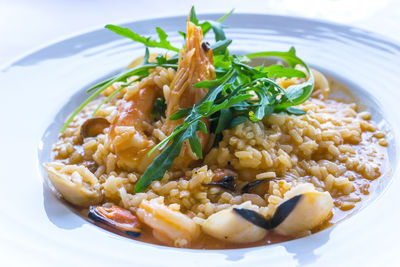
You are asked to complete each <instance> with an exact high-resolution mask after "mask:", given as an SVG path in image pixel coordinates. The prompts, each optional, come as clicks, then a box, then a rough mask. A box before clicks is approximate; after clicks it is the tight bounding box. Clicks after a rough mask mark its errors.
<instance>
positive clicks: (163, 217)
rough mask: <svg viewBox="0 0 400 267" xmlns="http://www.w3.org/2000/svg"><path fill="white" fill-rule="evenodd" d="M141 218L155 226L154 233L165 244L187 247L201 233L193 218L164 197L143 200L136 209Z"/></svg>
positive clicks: (152, 226) (149, 224)
mask: <svg viewBox="0 0 400 267" xmlns="http://www.w3.org/2000/svg"><path fill="white" fill-rule="evenodd" d="M136 214H137V216H138V217H139V219H140V220H141V221H142V222H143V223H145V224H147V225H148V226H150V227H151V228H153V235H154V236H155V237H156V238H157V239H158V240H159V241H161V242H163V243H165V244H170V245H174V246H176V247H185V246H187V245H188V244H189V243H190V242H192V241H193V240H195V239H196V238H197V237H198V236H199V234H200V227H199V225H198V224H197V223H195V222H194V221H193V220H192V219H191V218H189V217H188V216H186V215H185V214H183V213H181V212H180V211H179V210H177V209H173V208H171V207H169V206H166V205H165V204H164V199H163V198H162V197H159V198H156V199H152V200H143V201H142V202H141V204H140V206H139V208H138V210H137V211H136Z"/></svg>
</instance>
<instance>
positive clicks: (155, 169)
mask: <svg viewBox="0 0 400 267" xmlns="http://www.w3.org/2000/svg"><path fill="white" fill-rule="evenodd" d="M191 127H192V126H191ZM191 133H192V131H185V132H182V133H179V134H177V135H176V137H175V140H174V142H173V143H172V144H171V145H169V146H168V147H167V148H166V149H165V150H164V151H163V152H162V153H161V154H160V155H158V156H157V157H156V158H155V159H154V161H153V162H152V163H151V164H150V166H149V167H147V169H146V171H145V172H144V173H143V175H142V177H141V178H140V179H139V181H138V182H137V184H136V186H135V193H140V192H143V191H145V190H146V189H147V187H149V185H150V184H151V183H152V182H153V181H156V180H161V178H162V177H163V176H164V173H165V171H166V170H169V169H171V167H172V164H173V162H174V160H175V158H176V157H178V156H179V153H181V148H182V144H183V141H185V139H186V138H189V137H190V134H191Z"/></svg>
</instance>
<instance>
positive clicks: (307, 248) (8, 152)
mask: <svg viewBox="0 0 400 267" xmlns="http://www.w3.org/2000/svg"><path fill="white" fill-rule="evenodd" d="M202 17H211V18H217V17H219V16H218V15H209V16H202ZM185 19H186V18H185V17H184V16H180V17H171V18H162V19H155V20H147V21H138V22H133V23H127V24H126V25H124V26H128V27H130V28H133V29H135V30H137V31H138V32H140V33H143V34H144V33H146V34H148V33H153V32H154V31H153V29H154V27H155V26H162V27H163V28H164V29H165V30H166V31H167V32H168V33H169V34H170V39H171V40H172V41H174V42H177V43H180V42H181V37H180V36H179V35H178V34H176V30H177V29H179V30H183V29H184V25H185ZM226 23H227V24H229V25H230V28H229V29H227V31H226V32H227V36H228V38H232V39H233V40H234V42H233V44H232V48H231V49H232V50H233V51H236V52H255V51H262V50H288V49H289V47H290V46H291V45H294V46H295V47H296V49H297V52H298V55H299V56H300V57H302V58H303V59H304V60H305V61H306V62H308V63H309V64H310V65H311V66H313V67H315V68H318V69H322V70H323V71H325V72H327V73H328V74H329V75H331V76H333V77H335V78H336V79H339V80H340V81H341V82H343V83H345V84H346V85H348V86H349V87H350V88H351V89H352V90H353V91H354V92H355V94H356V95H357V96H358V97H359V99H360V102H361V103H362V104H366V105H367V106H369V109H370V110H371V111H372V113H373V116H374V119H375V120H377V121H378V122H379V125H380V127H382V128H383V129H384V130H387V131H389V129H390V132H389V134H388V138H389V140H390V147H389V154H390V164H389V165H390V166H389V167H390V170H389V172H388V173H387V175H386V177H385V178H384V179H382V180H381V181H382V182H381V184H380V186H379V188H378V190H377V194H375V195H373V196H371V201H369V203H368V205H367V206H366V207H364V208H363V209H362V210H361V211H359V212H358V213H357V214H355V215H354V216H351V217H350V218H348V219H346V220H345V221H343V222H341V223H339V224H337V225H335V226H334V227H331V228H329V229H327V230H324V231H321V232H319V233H317V234H314V235H312V236H309V237H306V238H302V239H298V240H294V241H290V242H285V243H281V244H276V245H271V246H266V247H256V248H249V249H237V250H214V251H207V250H189V249H174V248H167V247H161V246H155V245H149V244H145V243H141V242H137V241H135V240H130V239H126V238H123V237H120V236H117V235H114V234H112V233H110V232H107V231H104V230H102V229H100V228H98V227H96V226H94V225H91V224H90V223H88V222H87V221H85V220H84V219H82V218H81V217H79V216H78V215H76V214H74V213H73V212H72V211H70V209H68V208H67V207H66V206H65V205H64V204H63V203H62V202H61V201H59V200H58V199H56V198H55V197H54V196H53V194H52V193H51V192H50V191H49V189H48V188H47V186H46V185H45V183H44V179H43V176H42V169H41V167H40V162H43V161H46V160H48V159H49V155H48V154H49V151H50V146H51V143H52V142H54V141H55V139H56V136H57V131H58V129H59V128H60V127H61V125H62V122H63V120H64V119H65V116H66V114H68V113H69V112H71V111H72V110H74V109H75V108H76V107H77V105H79V103H80V101H81V100H82V99H83V98H84V97H85V93H84V89H85V88H87V87H88V85H89V84H91V83H93V82H94V81H97V80H99V79H100V78H103V77H105V76H107V75H110V74H111V73H114V72H116V71H118V70H119V69H121V68H122V67H123V66H125V65H127V63H128V62H129V61H130V60H131V59H132V58H134V57H135V56H138V55H140V54H142V53H143V50H144V49H143V47H142V46H141V45H140V44H134V43H132V42H131V41H129V40H126V39H122V38H118V37H117V36H116V35H115V34H113V33H111V32H109V31H107V30H104V29H100V30H97V31H93V32H89V33H86V34H83V35H79V36H76V37H74V38H70V39H66V40H64V41H62V42H58V43H55V44H53V45H49V46H47V47H44V48H42V49H40V50H38V51H36V52H34V53H31V54H29V55H27V56H25V57H23V58H21V59H19V60H17V61H15V62H14V63H12V64H11V65H9V66H8V67H6V68H5V69H3V70H2V71H1V72H0V84H1V85H2V89H1V92H2V96H3V103H2V104H1V105H0V109H1V113H0V114H2V115H1V116H2V126H1V133H0V134H1V137H2V138H1V139H0V140H1V141H0V142H1V146H0V147H1V153H0V162H1V167H2V170H3V172H2V173H1V181H2V184H1V186H0V198H1V200H2V202H3V203H4V204H3V206H2V211H1V219H0V262H1V263H0V265H1V266H28V265H29V266H71V265H75V266H177V267H178V266H187V265H190V266H242V265H248V266H264V265H269V266H275V265H276V266H299V265H306V264H308V265H312V266H350V265H351V266H397V265H398V264H399V263H400V256H399V253H398V250H399V248H400V246H399V239H400V230H399V229H398V228H399V227H398V224H399V219H400V213H399V211H398V208H397V206H398V203H400V194H399V193H398V190H399V186H400V181H399V171H398V166H397V165H398V164H397V162H396V158H397V156H396V155H398V152H399V148H398V145H396V144H399V140H398V138H399V134H400V121H399V119H398V114H399V112H398V110H397V107H398V105H399V104H398V101H397V99H400V91H399V90H398V85H397V84H398V83H399V82H400V77H399V70H400V46H399V45H397V44H395V43H393V42H392V41H390V40H387V39H385V38H383V37H381V36H379V35H376V34H373V33H370V32H365V31H363V30H360V29H357V28H351V27H347V26H343V25H336V24H327V23H324V22H320V21H315V20H306V19H298V18H291V17H283V16H270V15H254V14H234V15H232V17H230V18H228V19H227V21H226ZM383 118H384V119H383ZM42 140H43V141H42ZM3 264H4V265H3Z"/></svg>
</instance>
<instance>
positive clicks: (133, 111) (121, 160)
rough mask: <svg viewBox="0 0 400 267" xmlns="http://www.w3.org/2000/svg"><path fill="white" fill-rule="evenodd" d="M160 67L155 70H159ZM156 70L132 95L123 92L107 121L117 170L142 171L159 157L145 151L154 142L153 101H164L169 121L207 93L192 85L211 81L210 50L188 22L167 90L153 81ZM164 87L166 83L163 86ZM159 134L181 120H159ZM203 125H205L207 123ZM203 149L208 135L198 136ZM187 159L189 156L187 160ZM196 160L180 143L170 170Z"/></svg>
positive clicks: (198, 28)
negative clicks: (113, 113) (109, 122)
mask: <svg viewBox="0 0 400 267" xmlns="http://www.w3.org/2000/svg"><path fill="white" fill-rule="evenodd" d="M160 69H161V71H163V70H164V71H165V69H163V68H158V71H159V73H160V72H161V71H160ZM159 73H157V69H156V71H155V72H154V73H152V74H151V75H150V76H148V77H147V78H145V79H143V80H142V81H141V82H140V83H139V84H137V85H136V88H135V90H134V91H133V92H131V93H129V94H128V93H127V94H125V96H124V99H123V100H122V101H121V102H120V104H119V106H118V109H117V116H116V118H115V119H114V121H113V122H111V126H110V133H109V137H110V139H111V143H112V147H113V149H114V152H115V154H116V156H117V163H118V166H119V167H124V168H127V169H130V170H134V171H139V172H142V173H143V172H144V171H145V170H146V169H147V167H148V166H149V165H150V164H151V162H152V161H153V160H154V158H155V157H156V156H157V155H159V153H160V152H159V151H155V152H154V153H152V154H151V155H148V152H149V151H150V150H151V149H152V148H153V147H154V146H155V145H156V144H157V143H158V139H157V138H156V137H155V136H153V129H152V126H151V124H152V120H151V111H152V109H153V107H154V103H155V101H156V99H157V98H159V97H163V98H165V103H166V105H167V110H166V117H167V118H169V117H170V116H171V115H172V114H174V113H175V112H176V111H178V110H180V109H184V108H188V107H192V106H193V105H194V104H196V103H198V102H199V101H200V100H201V99H202V98H203V97H204V96H205V94H206V93H207V91H206V89H202V88H194V87H193V85H194V84H196V83H198V82H200V81H203V80H213V79H214V78H215V71H214V65H213V53H212V50H211V49H210V48H209V47H208V46H207V45H206V44H205V43H203V33H202V30H201V28H200V27H196V26H195V25H194V24H193V23H191V22H189V21H188V30H187V38H186V46H185V49H184V50H182V51H181V52H180V57H179V64H178V69H177V72H176V75H175V76H174V78H173V79H172V81H171V83H170V84H169V88H168V89H169V90H166V89H165V87H164V88H160V87H159V86H158V85H157V83H156V82H155V80H154V79H155V78H157V77H156V75H160V74H159ZM167 85H168V84H167ZM162 122H163V125H162V126H161V129H160V130H161V131H162V132H163V133H164V134H165V135H169V134H171V133H172V131H173V130H174V129H175V128H176V127H177V126H178V125H179V124H181V123H183V119H181V120H177V121H171V120H169V119H166V120H162ZM204 122H205V123H206V124H207V125H208V122H207V120H204ZM198 136H199V139H200V143H201V144H202V148H203V150H204V149H205V147H206V146H207V143H208V138H209V135H208V134H204V133H200V132H199V133H198ZM188 156H189V157H188ZM195 160H197V157H196V156H195V154H194V153H193V152H192V151H191V149H190V146H189V145H188V144H187V143H184V144H183V146H182V150H181V153H180V156H179V157H178V158H177V159H176V160H175V162H174V165H173V168H175V167H177V168H182V167H186V166H188V165H190V164H191V163H193V161H195Z"/></svg>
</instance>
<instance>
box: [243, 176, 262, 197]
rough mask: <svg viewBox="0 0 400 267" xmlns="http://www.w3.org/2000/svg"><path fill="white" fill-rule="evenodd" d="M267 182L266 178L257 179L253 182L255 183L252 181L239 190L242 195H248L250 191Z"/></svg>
mask: <svg viewBox="0 0 400 267" xmlns="http://www.w3.org/2000/svg"><path fill="white" fill-rule="evenodd" d="M267 180H268V179H267V178H264V179H258V180H255V181H252V182H250V183H248V184H246V185H245V186H243V188H242V190H241V191H242V194H245V193H249V192H250V190H252V189H253V188H255V187H257V186H258V185H259V184H263V183H265V182H267Z"/></svg>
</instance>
